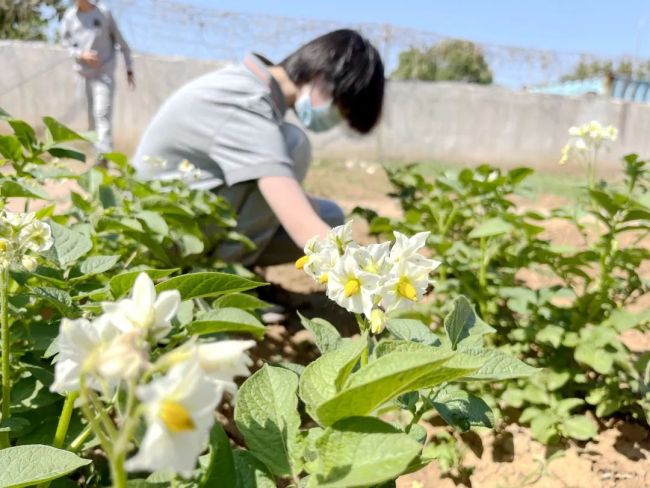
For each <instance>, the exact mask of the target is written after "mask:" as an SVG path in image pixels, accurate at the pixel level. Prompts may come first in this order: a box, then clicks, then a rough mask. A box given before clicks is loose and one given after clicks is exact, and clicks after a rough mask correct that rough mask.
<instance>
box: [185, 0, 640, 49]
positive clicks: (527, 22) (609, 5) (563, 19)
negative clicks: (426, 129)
mask: <svg viewBox="0 0 650 488" xmlns="http://www.w3.org/2000/svg"><path fill="white" fill-rule="evenodd" d="M186 3H189V4H194V5H197V6H202V7H210V8H218V9H222V10H234V11H239V12H249V13H262V14H271V15H281V16H296V17H303V18H314V19H324V20H333V21H342V22H378V23H391V24H397V25H399V26H402V27H410V28H414V29H420V30H426V31H433V32H437V33H439V34H442V35H445V36H450V37H462V38H467V39H470V40H475V41H480V42H484V43H491V44H505V45H512V46H520V47H530V48H538V49H550V50H560V51H568V52H575V51H578V52H585V51H586V52H593V53H595V54H599V55H604V56H618V55H635V54H637V49H638V55H640V56H645V57H650V1H648V0H618V1H611V0H609V1H604V0H591V1H585V0H491V1H488V0H454V1H436V0H428V1H427V0H392V1H387V0H370V1H368V0H363V1H354V0H327V1H314V0H312V1H306V0H277V1H275V2H273V1H270V0H244V1H241V0H239V1H235V0H186ZM637 44H638V47H637Z"/></svg>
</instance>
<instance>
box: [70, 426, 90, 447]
mask: <svg viewBox="0 0 650 488" xmlns="http://www.w3.org/2000/svg"><path fill="white" fill-rule="evenodd" d="M92 432H93V429H92V427H91V426H90V424H88V425H87V426H86V428H85V429H84V430H82V431H81V434H79V435H78V436H77V437H75V439H74V440H73V441H72V442H71V443H70V445H69V446H68V451H72V452H77V451H78V450H79V449H81V446H83V444H84V442H86V441H87V440H88V437H90V434H92Z"/></svg>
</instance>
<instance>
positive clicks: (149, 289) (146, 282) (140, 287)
mask: <svg viewBox="0 0 650 488" xmlns="http://www.w3.org/2000/svg"><path fill="white" fill-rule="evenodd" d="M131 299H132V300H133V302H134V303H135V306H136V308H137V309H139V310H145V309H151V308H153V305H154V301H155V300H156V289H155V287H154V286H153V281H151V278H149V275H147V273H140V274H139V275H138V277H137V278H136V280H135V283H134V284H133V291H132V292H131Z"/></svg>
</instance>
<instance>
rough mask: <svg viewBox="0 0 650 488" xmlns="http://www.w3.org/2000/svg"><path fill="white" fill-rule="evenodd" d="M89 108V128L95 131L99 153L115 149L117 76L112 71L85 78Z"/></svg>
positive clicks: (96, 148) (96, 146) (96, 147)
mask: <svg viewBox="0 0 650 488" xmlns="http://www.w3.org/2000/svg"><path fill="white" fill-rule="evenodd" d="M83 83H84V89H85V94H86V104H87V108H88V130H91V131H95V132H96V134H97V142H96V143H95V150H96V151H97V154H98V155H99V154H102V153H109V152H111V151H112V150H113V98H114V95H115V78H114V76H113V74H111V73H103V74H101V75H99V76H97V77H92V78H86V77H84V78H83Z"/></svg>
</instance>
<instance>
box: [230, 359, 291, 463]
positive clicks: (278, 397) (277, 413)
mask: <svg viewBox="0 0 650 488" xmlns="http://www.w3.org/2000/svg"><path fill="white" fill-rule="evenodd" d="M297 391H298V377H297V376H296V375H295V374H294V373H292V372H291V371H288V370H286V369H283V368H277V367H273V366H269V365H265V366H264V367H263V368H262V369H260V370H259V371H257V372H256V373H255V374H254V375H253V376H251V377H250V378H248V379H247V380H246V381H245V382H244V384H243V385H242V386H241V388H240V389H239V394H238V396H237V406H236V408H235V422H236V423H237V427H238V428H239V431H240V432H241V433H242V435H243V436H244V439H245V440H246V445H247V446H248V448H249V449H250V451H251V452H252V453H253V454H254V455H255V456H256V457H257V458H258V459H260V460H261V461H262V462H263V463H264V464H265V465H266V466H267V467H268V468H269V469H270V470H271V472H273V473H274V474H276V475H278V476H287V475H295V474H298V473H299V472H300V471H301V469H302V467H301V464H300V457H301V453H300V437H299V435H300V432H299V428H300V416H299V415H298V395H297Z"/></svg>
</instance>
